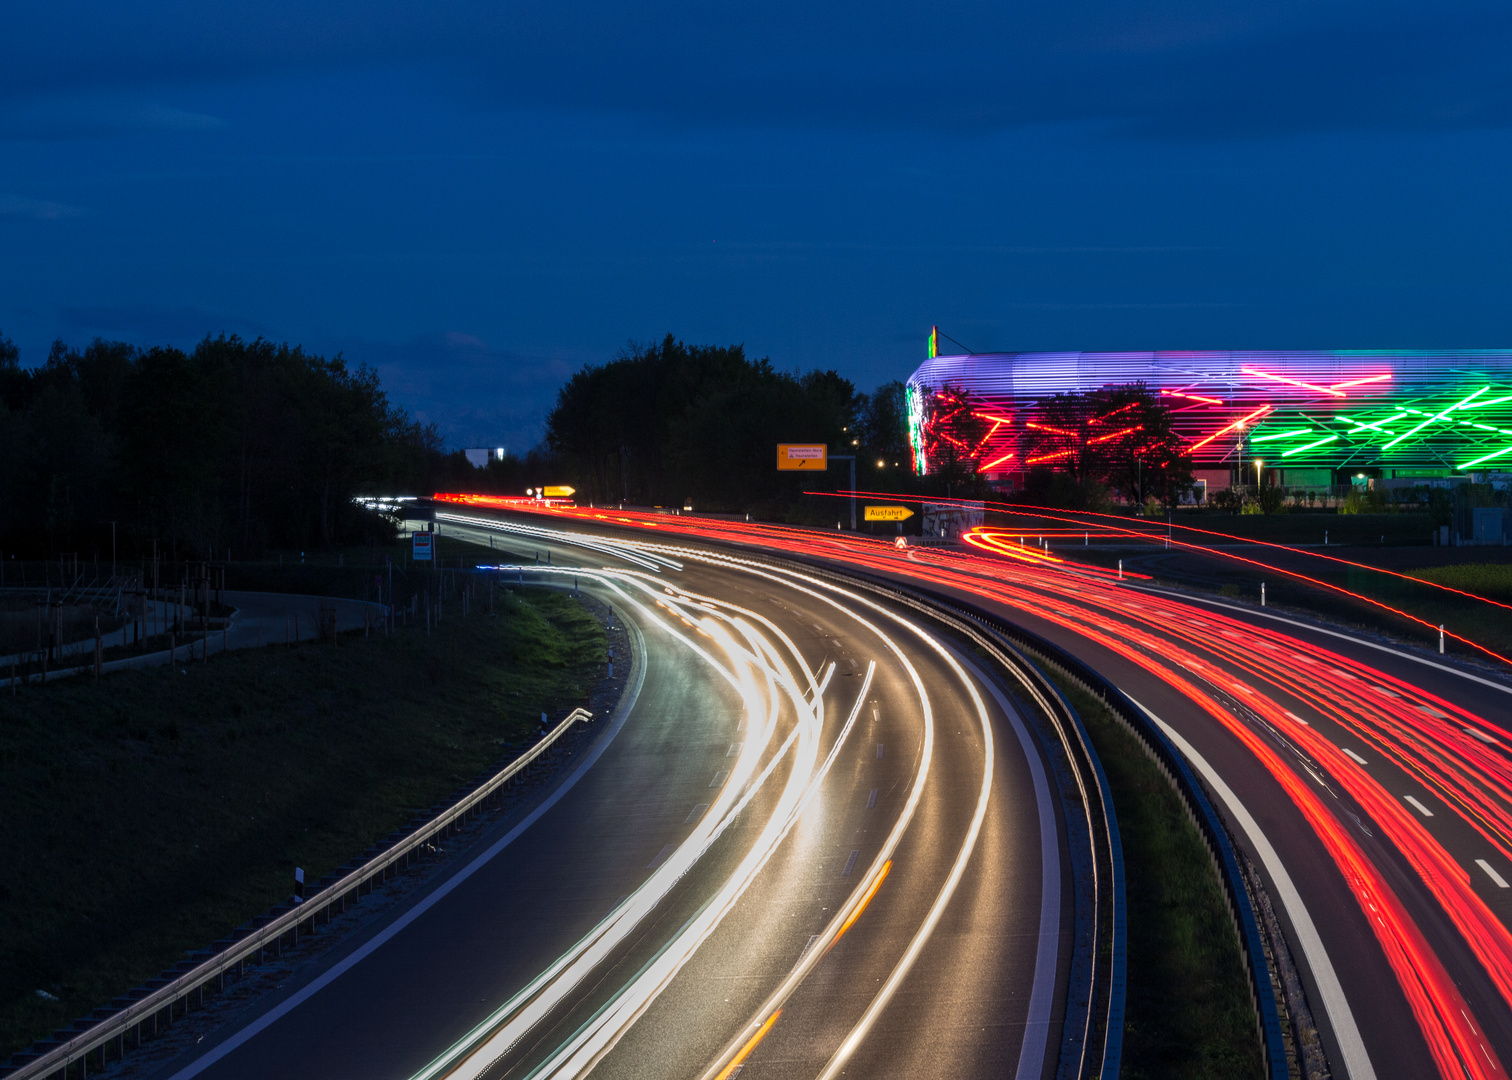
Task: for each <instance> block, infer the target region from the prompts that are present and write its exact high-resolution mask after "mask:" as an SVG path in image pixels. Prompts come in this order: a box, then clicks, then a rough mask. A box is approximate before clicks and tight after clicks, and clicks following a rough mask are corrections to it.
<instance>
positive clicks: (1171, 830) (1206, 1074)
mask: <svg viewBox="0 0 1512 1080" xmlns="http://www.w3.org/2000/svg"><path fill="white" fill-rule="evenodd" d="M1057 681H1058V682H1060V684H1061V688H1062V690H1063V691H1064V692H1065V693H1066V695H1067V697H1069V698H1070V699H1071V702H1072V704H1074V705H1075V706H1076V709H1077V711H1078V712H1079V713H1080V714H1081V718H1082V722H1083V723H1084V724H1085V725H1086V727H1087V732H1088V734H1089V735H1090V736H1091V738H1092V742H1093V744H1094V746H1095V747H1096V749H1097V753H1098V756H1099V757H1100V758H1101V759H1102V763H1103V768H1104V770H1105V771H1106V772H1107V776H1108V786H1109V787H1110V788H1111V789H1112V793H1113V806H1114V809H1115V810H1116V811H1117V813H1118V827H1119V833H1120V836H1121V839H1122V841H1123V852H1124V871H1125V885H1126V897H1127V903H1128V935H1129V936H1128V944H1129V953H1128V1011H1127V1013H1126V1016H1125V1024H1124V1056H1123V1074H1122V1075H1123V1076H1124V1077H1125V1080H1145V1078H1157V1077H1158V1078H1160V1080H1230V1078H1232V1077H1242V1076H1259V1075H1260V1073H1261V1053H1260V1043H1259V1035H1258V1033H1257V1031H1256V1027H1255V1010H1254V1007H1253V1006H1252V1005H1251V1003H1250V994H1249V980H1248V977H1247V976H1246V974H1245V971H1244V961H1243V957H1242V956H1241V954H1240V952H1239V942H1238V939H1237V938H1236V936H1235V934H1234V927H1233V923H1232V922H1231V921H1230V920H1229V915H1228V909H1227V907H1226V905H1225V903H1224V898H1223V892H1222V889H1221V887H1220V885H1219V883H1218V880H1217V878H1216V877H1215V876H1214V871H1213V864H1212V861H1211V860H1210V859H1209V858H1208V853H1207V848H1206V846H1205V845H1204V844H1203V842H1202V837H1201V836H1200V834H1199V833H1198V832H1197V829H1196V827H1195V826H1194V825H1193V824H1192V823H1191V821H1190V820H1189V819H1188V818H1187V816H1186V813H1185V811H1184V810H1183V809H1182V806H1181V802H1180V800H1179V799H1178V797H1177V795H1176V793H1175V792H1174V791H1172V790H1171V786H1170V784H1169V783H1168V782H1167V781H1166V778H1165V776H1164V775H1162V774H1161V772H1160V770H1159V769H1157V768H1156V767H1155V764H1154V762H1152V761H1151V760H1150V759H1149V758H1148V757H1147V756H1146V755H1145V753H1144V750H1143V749H1142V748H1141V747H1140V745H1139V743H1138V742H1137V741H1136V740H1135V739H1134V737H1133V736H1132V735H1130V734H1129V733H1128V732H1127V731H1125V730H1124V729H1123V728H1122V727H1121V726H1120V725H1119V724H1118V723H1117V721H1115V720H1114V718H1113V716H1112V714H1111V713H1109V712H1108V710H1107V708H1106V707H1105V706H1104V705H1103V704H1102V703H1101V702H1100V701H1098V700H1097V699H1095V698H1094V697H1092V696H1091V695H1090V694H1088V693H1087V692H1086V691H1084V690H1082V689H1081V688H1080V687H1078V686H1075V685H1074V684H1072V683H1070V682H1069V681H1066V680H1062V679H1059V678H1057Z"/></svg>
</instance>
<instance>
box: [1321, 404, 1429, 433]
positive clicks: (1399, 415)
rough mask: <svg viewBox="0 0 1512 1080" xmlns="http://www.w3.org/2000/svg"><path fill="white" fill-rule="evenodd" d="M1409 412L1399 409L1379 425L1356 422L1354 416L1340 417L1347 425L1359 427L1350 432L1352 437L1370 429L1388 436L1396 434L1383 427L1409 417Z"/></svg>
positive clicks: (1361, 421)
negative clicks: (1356, 433) (1358, 432)
mask: <svg viewBox="0 0 1512 1080" xmlns="http://www.w3.org/2000/svg"><path fill="white" fill-rule="evenodd" d="M1407 412H1408V410H1406V409H1401V408H1398V411H1397V412H1396V413H1394V414H1393V415H1391V416H1388V417H1387V418H1386V419H1384V420H1382V421H1380V422H1379V423H1375V424H1367V423H1366V422H1365V421H1364V420H1356V419H1355V418H1354V417H1352V416H1341V417H1339V419H1340V420H1343V421H1345V422H1346V423H1350V424H1357V425H1359V426H1358V427H1356V428H1355V429H1354V431H1351V432H1349V434H1351V435H1353V434H1354V433H1355V431H1364V430H1365V429H1366V428H1370V429H1371V430H1372V431H1380V432H1385V434H1387V435H1392V434H1395V433H1394V432H1391V431H1387V430H1386V428H1385V427H1383V426H1382V425H1383V424H1389V423H1391V422H1392V421H1393V420H1400V419H1401V418H1402V417H1404V416H1406V415H1407ZM1425 415H1426V414H1425Z"/></svg>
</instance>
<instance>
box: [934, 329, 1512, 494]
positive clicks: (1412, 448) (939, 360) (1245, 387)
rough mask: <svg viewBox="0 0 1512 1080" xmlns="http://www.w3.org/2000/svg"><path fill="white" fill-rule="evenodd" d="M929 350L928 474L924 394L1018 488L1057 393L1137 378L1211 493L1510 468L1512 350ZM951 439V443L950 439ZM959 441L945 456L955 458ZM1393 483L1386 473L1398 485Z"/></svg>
mask: <svg viewBox="0 0 1512 1080" xmlns="http://www.w3.org/2000/svg"><path fill="white" fill-rule="evenodd" d="M936 340H937V338H936V337H935V335H933V334H932V335H931V337H930V344H931V348H930V352H931V356H930V358H929V359H928V360H926V361H925V362H924V364H923V365H922V366H920V368H919V369H918V370H917V371H915V372H914V373H913V375H912V376H911V377H910V378H909V380H908V382H907V402H908V416H909V437H910V441H911V443H912V446H913V454H914V461H913V463H914V468H915V470H916V471H917V472H918V473H920V474H921V475H923V474H926V473H929V472H930V471H932V470H933V469H934V468H935V467H936V465H937V463H938V460H939V455H940V452H941V450H942V448H943V447H944V444H943V441H942V440H943V439H945V438H946V437H948V431H947V430H944V429H943V428H942V426H941V425H942V423H944V422H945V419H944V417H942V415H941V411H940V410H939V409H932V408H931V407H930V405H931V403H932V402H931V399H932V398H939V397H940V396H941V395H949V394H950V393H951V392H952V391H957V392H960V393H959V394H957V395H956V397H955V400H956V402H957V403H959V402H962V401H965V402H969V403H970V408H971V410H972V413H973V415H974V416H976V417H978V418H980V419H981V420H982V421H985V423H979V424H977V425H976V427H975V428H974V429H973V430H974V431H980V430H982V428H983V427H987V429H988V430H987V434H986V435H985V437H982V438H981V439H980V440H979V445H976V446H972V447H969V448H962V449H965V450H967V451H968V455H967V456H968V457H969V459H970V461H971V462H972V463H973V465H974V467H975V470H976V471H977V472H979V473H984V474H986V475H987V477H988V479H989V480H990V481H991V482H993V483H994V484H995V485H996V486H999V487H1008V488H1011V487H1015V486H1017V483H1016V482H1017V481H1018V480H1019V479H1020V478H1021V477H1022V475H1023V474H1024V472H1025V471H1026V470H1027V469H1029V468H1033V467H1034V466H1036V465H1040V464H1044V465H1046V466H1047V467H1051V468H1053V467H1054V466H1055V463H1054V462H1053V461H1047V462H1040V461H1037V460H1035V458H1034V457H1033V456H1032V447H1033V445H1034V439H1033V438H1032V429H1033V427H1034V425H1035V424H1036V421H1037V418H1038V417H1040V416H1041V415H1042V410H1043V409H1044V406H1045V403H1046V402H1047V401H1048V400H1049V399H1051V398H1053V397H1054V396H1055V395H1058V394H1077V393H1086V392H1089V391H1094V390H1103V389H1110V388H1113V387H1120V386H1127V385H1130V384H1134V383H1143V384H1144V385H1145V387H1146V388H1147V389H1148V390H1149V391H1150V392H1151V393H1155V394H1158V395H1159V396H1160V398H1161V399H1162V400H1163V401H1165V402H1166V403H1167V404H1168V405H1169V408H1170V411H1171V418H1172V422H1173V426H1174V428H1175V431H1176V433H1177V435H1179V436H1180V438H1181V439H1182V440H1183V442H1184V443H1185V445H1186V447H1187V448H1188V449H1189V451H1190V453H1191V455H1192V459H1193V466H1194V469H1195V471H1196V475H1197V476H1199V477H1203V478H1205V479H1206V482H1207V486H1208V488H1209V489H1210V490H1211V489H1212V488H1214V487H1221V486H1226V485H1227V484H1229V483H1233V482H1240V483H1244V482H1251V481H1252V480H1253V474H1251V473H1249V472H1248V468H1249V467H1251V466H1252V465H1253V463H1254V462H1255V461H1256V460H1262V461H1263V462H1264V463H1265V468H1266V472H1267V474H1268V476H1269V478H1270V479H1271V480H1272V481H1273V482H1279V483H1283V484H1287V485H1289V486H1323V485H1337V484H1348V483H1351V482H1355V483H1359V482H1361V481H1360V479H1359V478H1362V477H1369V478H1372V479H1374V478H1380V479H1381V480H1383V481H1386V482H1387V486H1391V487H1395V486H1399V484H1400V483H1403V482H1406V483H1411V482H1418V481H1423V482H1432V481H1433V479H1434V478H1450V477H1454V476H1457V475H1466V474H1471V473H1476V472H1499V471H1501V470H1503V469H1512V352H1507V351H1500V350H1462V351H1443V352H1434V351H1424V352H1395V351H1341V352H1098V353H1092V352H1055V353H991V354H984V355H957V356H936V355H933V354H934V352H935V351H936V350H935V347H934V344H935V342H936ZM959 445H960V444H959V443H957V446H958V447H959ZM960 452H961V451H960V450H957V451H954V453H956V454H957V456H959V454H960ZM1393 481H1396V482H1395V483H1394V482H1393Z"/></svg>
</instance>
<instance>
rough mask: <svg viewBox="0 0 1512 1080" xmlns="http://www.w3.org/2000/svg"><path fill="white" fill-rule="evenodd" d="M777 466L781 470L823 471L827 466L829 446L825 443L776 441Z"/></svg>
mask: <svg viewBox="0 0 1512 1080" xmlns="http://www.w3.org/2000/svg"><path fill="white" fill-rule="evenodd" d="M777 468H778V469H779V470H780V471H782V472H787V471H789V470H795V469H796V470H801V471H803V472H824V471H825V470H826V469H828V468H829V446H828V445H827V444H826V443H778V444H777Z"/></svg>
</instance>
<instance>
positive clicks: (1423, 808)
mask: <svg viewBox="0 0 1512 1080" xmlns="http://www.w3.org/2000/svg"><path fill="white" fill-rule="evenodd" d="M1402 798H1404V799H1406V800H1407V804H1408V805H1409V806H1411V807H1412V808H1413V809H1414V810H1416V811H1417V812H1418V813H1420V814H1422V815H1423V816H1424V817H1432V816H1433V811H1432V810H1430V809H1428V808H1427V807H1426V806H1424V805H1423V804H1422V803H1420V802H1418V801H1417V800H1416V799H1414V798H1413V797H1412V796H1411V795H1403V796H1402Z"/></svg>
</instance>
